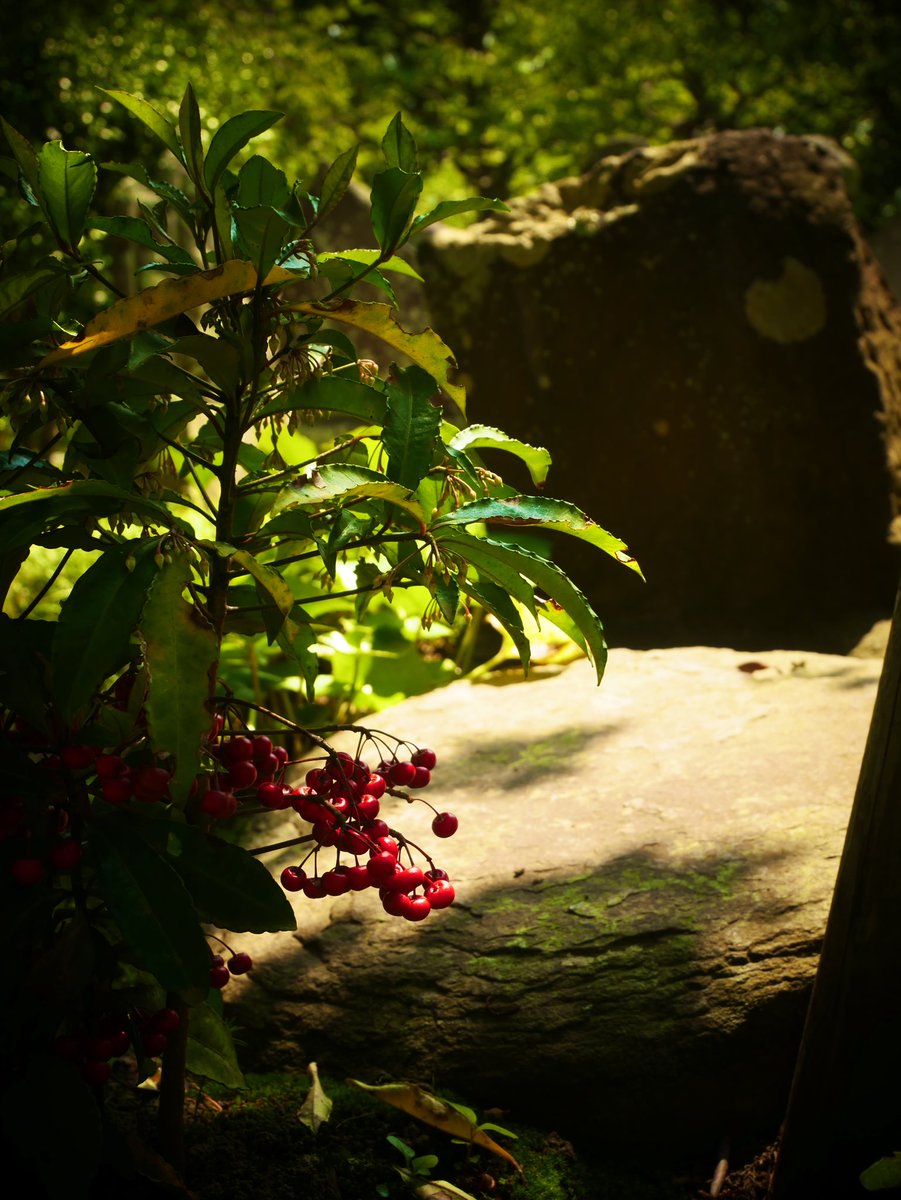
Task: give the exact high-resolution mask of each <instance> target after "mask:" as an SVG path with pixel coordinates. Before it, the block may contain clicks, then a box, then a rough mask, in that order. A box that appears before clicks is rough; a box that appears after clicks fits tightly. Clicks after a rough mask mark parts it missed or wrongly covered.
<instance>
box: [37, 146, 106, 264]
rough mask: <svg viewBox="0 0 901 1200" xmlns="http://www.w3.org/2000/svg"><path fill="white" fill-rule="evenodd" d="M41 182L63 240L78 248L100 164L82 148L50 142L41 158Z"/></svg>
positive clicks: (49, 213)
mask: <svg viewBox="0 0 901 1200" xmlns="http://www.w3.org/2000/svg"><path fill="white" fill-rule="evenodd" d="M37 163H38V184H39V186H40V189H41V199H42V201H43V204H44V208H45V211H46V213H47V216H48V217H49V219H50V223H51V225H52V226H53V228H54V230H55V232H56V235H57V237H58V238H59V240H60V242H61V244H62V245H63V246H65V247H66V249H68V250H75V249H76V248H77V246H78V243H79V242H80V241H81V235H82V233H83V232H84V225H85V220H86V219H87V215H88V209H89V208H90V206H91V200H92V198H93V196H94V188H95V187H96V186H97V164H96V163H95V162H94V160H93V159H92V158H91V156H90V155H89V154H85V153H83V152H82V151H81V150H65V149H63V144H62V142H47V143H46V145H44V146H42V147H41V150H40V151H39V153H38V158H37Z"/></svg>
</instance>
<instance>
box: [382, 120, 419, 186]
mask: <svg viewBox="0 0 901 1200" xmlns="http://www.w3.org/2000/svg"><path fill="white" fill-rule="evenodd" d="M382 153H383V154H384V156H385V162H386V163H387V164H388V166H389V167H400V169H401V170H402V171H409V172H415V171H418V170H419V159H418V155H417V153H416V141H415V139H414V137H413V134H412V133H410V131H409V129H407V127H406V125H405V124H404V122H403V117H402V116H401V114H400V113H395V114H394V116H393V117H392V119H391V124H390V125H389V126H388V129H387V130H386V132H385V136H384V137H383V138H382Z"/></svg>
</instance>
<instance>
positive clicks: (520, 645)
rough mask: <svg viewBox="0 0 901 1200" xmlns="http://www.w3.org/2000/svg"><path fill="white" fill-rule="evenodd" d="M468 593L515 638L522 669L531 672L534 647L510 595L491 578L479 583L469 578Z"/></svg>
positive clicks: (467, 583)
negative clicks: (530, 665)
mask: <svg viewBox="0 0 901 1200" xmlns="http://www.w3.org/2000/svg"><path fill="white" fill-rule="evenodd" d="M461 586H462V588H463V591H464V592H466V594H467V595H469V596H472V597H473V598H474V599H475V600H478V602H479V604H481V605H482V607H483V608H487V609H488V611H489V612H490V613H493V614H494V616H495V617H497V619H498V621H500V623H501V625H503V627H504V629H506V631H507V633H509V635H510V637H511V638H512V639H513V644H514V646H515V647H516V649H517V652H518V653H519V657H520V661H521V662H522V669H523V671H524V673H525V674H526V675H528V673H529V663H530V661H531V657H532V647H531V644H530V642H529V639H528V637H527V636H526V633H525V631H524V630H523V627H522V617H521V616H520V614H519V610H518V609H517V607H516V605H515V604H514V603H513V601H512V600H511V599H510V595H509V593H508V592H506V591H505V590H504V589H503V588H502V587H500V586H499V585H498V584H496V583H492V582H491V580H490V579H480V580H479V582H478V583H475V582H473V580H471V579H467V580H466V581H465V582H464V583H463V584H462V585H461Z"/></svg>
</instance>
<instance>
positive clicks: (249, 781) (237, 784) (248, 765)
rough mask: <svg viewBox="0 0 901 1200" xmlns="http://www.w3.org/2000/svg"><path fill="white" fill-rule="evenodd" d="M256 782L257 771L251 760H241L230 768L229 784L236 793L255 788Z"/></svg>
mask: <svg viewBox="0 0 901 1200" xmlns="http://www.w3.org/2000/svg"><path fill="white" fill-rule="evenodd" d="M256 781H257V769H256V767H255V766H254V765H253V763H252V762H250V760H249V759H246V758H239V759H238V761H237V762H233V763H232V764H231V766H230V767H229V768H228V782H229V783H230V784H231V786H232V787H233V788H234V789H235V790H236V791H239V790H240V789H241V788H247V787H253V785H254V784H255V783H256Z"/></svg>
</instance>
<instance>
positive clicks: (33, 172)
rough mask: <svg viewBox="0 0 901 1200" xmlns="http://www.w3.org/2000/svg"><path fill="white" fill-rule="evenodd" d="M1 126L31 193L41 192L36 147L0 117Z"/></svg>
mask: <svg viewBox="0 0 901 1200" xmlns="http://www.w3.org/2000/svg"><path fill="white" fill-rule="evenodd" d="M0 126H2V127H3V132H4V133H5V134H6V140H7V141H8V142H9V146H10V149H11V150H12V152H13V154H14V156H15V159H16V162H17V163H18V165H19V170H20V171H21V172H22V177H23V179H24V180H25V182H26V183H27V184H28V186H29V188H30V189H31V191H32V192H33V193H35V194H37V192H38V191H39V188H38V156H37V154H36V152H35V149H34V146H32V144H31V142H29V141H28V139H27V138H25V137H23V136H22V134H21V133H19V131H18V130H17V129H14V128H13V126H12V125H10V123H9V122H8V121H7V120H5V119H4V118H3V117H0Z"/></svg>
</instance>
